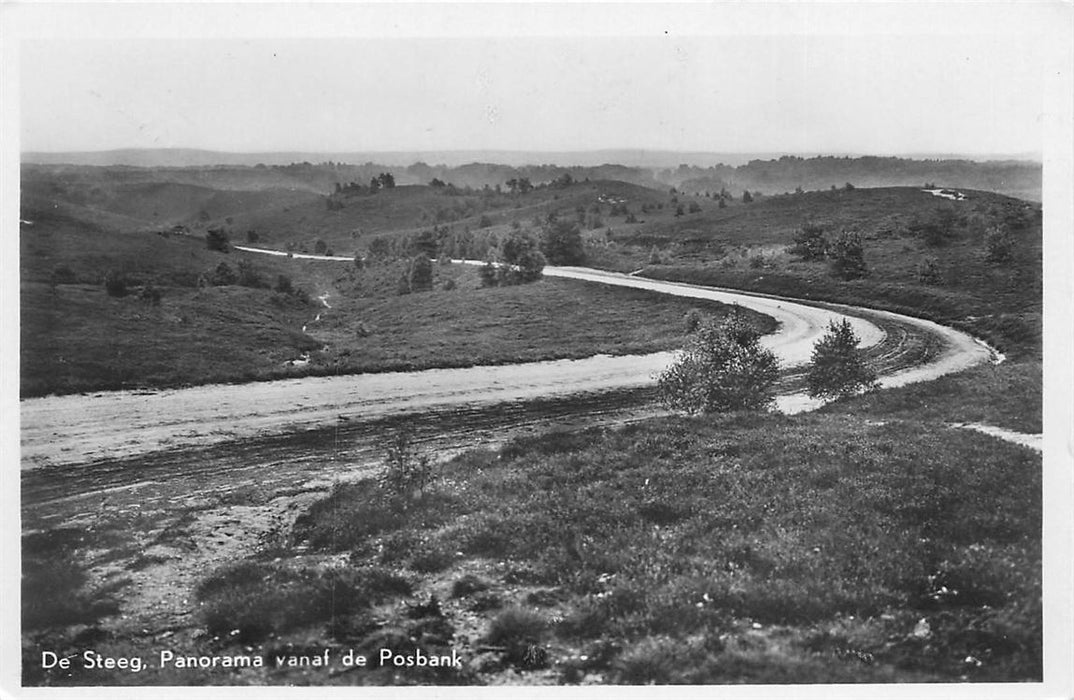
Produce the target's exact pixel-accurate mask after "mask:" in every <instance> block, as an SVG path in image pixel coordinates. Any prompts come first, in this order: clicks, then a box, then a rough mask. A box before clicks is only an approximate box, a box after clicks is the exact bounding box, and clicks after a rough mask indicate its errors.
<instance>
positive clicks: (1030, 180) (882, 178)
mask: <svg viewBox="0 0 1074 700" xmlns="http://www.w3.org/2000/svg"><path fill="white" fill-rule="evenodd" d="M72 155H73V156H74V155H77V154H72ZM59 158H60V156H59V155H58V154H57V155H55V156H50V157H49V158H48V159H47V160H48V161H49V162H51V163H53V164H51V165H40V166H33V165H31V166H30V167H32V168H36V167H40V168H42V169H45V170H51V171H54V172H55V171H56V170H61V171H62V170H63V169H64V168H65V166H64V165H61V164H57V163H56V161H57V160H58V159H59ZM33 160H34V158H33V155H32V154H28V157H27V158H26V161H27V163H28V164H29V163H32V162H33ZM42 160H44V159H42ZM71 162H72V163H78V162H79V160H78V159H77V158H72V161H71ZM82 167H85V166H84V165H83V166H82ZM78 169H79V168H78V167H74V168H72V170H78ZM107 170H108V171H109V176H110V178H112V179H114V180H124V179H127V178H129V179H130V180H132V181H133V180H141V179H143V178H144V174H145V173H144V168H142V167H135V166H112V167H109V168H107ZM154 170H155V171H156V172H157V174H158V175H159V174H161V172H162V171H163V172H168V173H170V177H169V179H172V180H174V181H188V182H190V184H200V183H198V182H197V180H198V179H200V178H199V177H198V176H197V175H196V173H198V172H201V173H205V172H206V171H212V177H211V179H212V180H213V182H214V185H215V186H217V187H219V186H221V183H222V182H228V183H229V184H228V185H225V186H230V187H233V188H235V189H260V188H265V187H292V188H293V187H296V186H297V187H301V188H303V189H310V190H313V191H317V192H320V193H323V194H329V193H332V192H333V191H336V189H337V187H338V186H339V183H343V184H344V185H346V183H363V184H364V183H369V182H370V181H371V180H373V179H376V178H378V177H381V176H382V175H383V174H385V173H389V174H390V175H391V176H392V177H393V178H394V182H395V183H396V184H398V185H415V184H421V185H427V184H430V183H432V182H433V181H434V180H435V181H437V182H439V183H446V184H448V185H453V186H455V187H459V188H475V189H480V188H484V187H490V188H496V187H500V188H504V189H507V187H508V185H507V183H508V182H510V181H512V180H515V181H517V180H521V179H525V180H528V181H529V182H531V183H533V184H534V185H539V184H541V183H549V182H552V181H555V180H557V179H560V178H563V177H564V175H569V176H570V177H571V178H572V179H573V180H576V181H584V180H587V179H588V180H619V181H622V182H629V183H633V184H636V185H641V186H643V187H651V188H656V189H667V188H671V187H674V188H676V189H678V190H679V191H682V192H686V193H694V192H697V193H700V194H704V193H706V192H719V191H720V190H722V189H727V190H729V191H741V190H747V189H748V190H751V191H754V192H761V193H764V194H779V193H782V192H793V191H795V190H797V189H799V188H800V189H803V190H821V189H830V188H832V187H836V188H840V187H844V186H845V185H846V184H847V183H850V184H851V185H853V186H855V187H886V186H923V185H925V184H926V183H927V184H930V185H935V186H937V187H963V188H967V189H978V190H988V191H992V192H999V193H1002V194H1007V195H1011V196H1015V197H1021V198H1023V199H1029V200H1034V201H1040V199H1041V181H1042V173H1041V165H1040V163H1036V162H1032V161H1022V160H1018V161H1015V160H1006V161H983V162H982V161H973V160H957V159H937V160H930V159H910V158H897V157H876V156H863V157H834V156H818V157H813V158H802V157H798V156H783V157H780V158H777V159H771V160H760V159H758V160H751V161H749V162H747V163H745V164H742V165H738V166H731V165H725V164H723V163H718V164H716V165H712V166H708V167H701V166H697V165H687V164H683V165H679V166H678V167H677V168H651V167H638V166H625V165H614V164H605V165H597V166H566V167H565V166H558V165H553V164H543V165H522V166H511V165H500V164H495V163H469V164H466V165H458V166H448V165H429V164H427V163H422V162H418V163H414V164H412V165H408V166H405V167H399V166H389V165H384V164H381V163H372V162H368V163H363V164H358V165H356V164H349V163H340V162H335V161H324V162H320V163H311V162H300V163H290V164H287V165H278V164H277V165H266V164H263V163H258V164H256V165H253V166H248V165H219V166H191V167H174V166H173V167H164V168H154ZM139 171H141V172H139ZM201 177H202V178H203V177H204V175H202V176H201Z"/></svg>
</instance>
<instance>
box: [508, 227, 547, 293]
mask: <svg viewBox="0 0 1074 700" xmlns="http://www.w3.org/2000/svg"><path fill="white" fill-rule="evenodd" d="M500 258H501V259H502V261H503V264H502V265H500V267H499V268H497V270H496V280H497V283H498V284H501V285H512V284H525V283H527V282H535V281H537V280H539V279H541V275H542V272H543V271H544V266H545V257H544V255H542V254H541V251H540V250H539V249H538V243H537V241H536V240H535V239H534V238H533V237H532V236H530V235H529V234H528V233H525V232H514V233H511V234H510V235H509V236H507V238H505V239H504V240H503V242H502V243H500Z"/></svg>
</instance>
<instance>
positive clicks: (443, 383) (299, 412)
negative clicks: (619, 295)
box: [21, 258, 992, 468]
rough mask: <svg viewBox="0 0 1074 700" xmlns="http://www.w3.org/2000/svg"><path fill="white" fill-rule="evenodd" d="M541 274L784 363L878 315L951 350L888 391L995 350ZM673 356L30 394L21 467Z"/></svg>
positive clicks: (710, 292) (792, 305)
mask: <svg viewBox="0 0 1074 700" xmlns="http://www.w3.org/2000/svg"><path fill="white" fill-rule="evenodd" d="M334 260H348V259H347V258H334ZM467 262H470V263H473V261H467ZM476 264H481V263H480V262H478V263H476ZM545 274H546V275H548V276H550V277H564V278H570V279H578V280H586V281H590V282H598V283H602V284H614V285H619V286H626V287H634V288H638V289H648V290H651V291H656V292H661V293H666V294H674V295H677V296H684V297H690V298H696V299H704V300H711V301H718V302H722V303H726V304H739V305H741V306H744V307H747V308H751V309H754V310H756V311H759V312H760V313H764V314H768V315H771V316H773V317H775V318H776V319H777V320H778V321H779V322H780V328H779V330H778V331H777V332H776V333H774V334H772V335H769V336H766V337H765V339H764V343H765V345H767V346H768V347H769V348H771V349H772V350H773V351H775V352H776V354H777V355H778V356H779V357H780V359H781V361H782V362H783V365H784V366H785V367H791V366H795V365H801V364H804V363H805V362H807V361H808V359H809V357H810V354H811V352H812V347H813V344H814V343H815V342H816V340H817V339H818V338H819V337H820V336H821V335H822V334H823V333H824V331H825V330H826V327H827V325H828V322H829V321H831V320H833V319H841V318H848V319H850V321H851V323H852V324H853V325H854V327H855V330H856V331H857V333H858V335H859V336H860V337H861V338H862V339H863V345H866V346H868V345H872V344H875V343H878V342H880V340H882V338H883V331H882V330H881V329H880V328H879V327H878V326H877V325H875V324H873V323H871V322H870V321H868V320H867V318H868V316H869V315H870V314H873V315H886V316H887V317H890V318H893V319H898V320H899V321H901V322H903V323H908V324H911V325H913V326H916V327H917V328H919V329H920V330H921V331H922V332H924V333H931V334H934V335H936V336H937V337H939V338H940V339H941V340H942V341H943V346H944V350H943V351H942V352H941V353H940V354H939V356H938V357H936V358H934V359H932V360H930V361H929V362H927V363H925V364H923V365H919V366H917V367H913V368H909V369H906V370H903V371H899V372H896V373H894V374H891V375H888V376H885V377H883V378H882V379H881V384H882V385H883V386H900V385H902V384H908V383H911V382H915V381H924V380H926V379H932V378H935V377H938V376H941V375H943V374H947V373H949V372H954V371H958V370H960V369H964V368H967V367H970V366H973V365H975V364H979V363H981V362H985V361H987V360H988V359H989V358H990V356H991V355H992V353H991V351H990V349H989V348H988V347H987V346H985V345H984V344H983V343H980V342H979V341H977V340H975V339H974V338H972V337H970V336H968V335H966V334H965V333H961V332H960V331H956V330H954V329H951V328H946V327H944V326H941V325H939V324H935V323H932V322H930V321H924V320H921V319H915V318H912V317H908V316H902V315H899V314H890V313H887V312H877V311H865V310H861V309H854V308H853V307H845V308H843V309H840V310H838V311H837V310H833V309H831V308H820V307H817V306H813V305H809V304H805V303H801V302H797V301H795V300H792V299H783V298H776V297H771V296H762V295H754V294H746V293H742V292H736V291H733V290H726V289H713V288H708V287H700V286H694V285H688V284H680V283H674V282H665V281H660V280H652V279H645V278H640V277H632V276H629V275H622V274H617V273H611V272H604V271H600V270H592V269H588V268H556V267H548V268H545ZM673 358H674V353H671V352H661V353H653V354H649V355H630V356H616V357H609V356H605V355H602V356H596V357H590V358H586V359H582V360H553V361H545V362H529V363H522V364H517V365H503V366H486V367H468V368H457V369H433V370H425V371H420V372H392V373H383V374H362V375H347V376H336V377H305V378H296V379H285V380H277V381H271V382H257V383H252V384H243V385H221V384H215V385H207V386H198V387H191V388H186V389H175V390H162V391H158V392H155V393H145V392H131V391H110V392H100V393H97V394H92V395H67V396H49V397H44V398H34V399H26V400H24V401H22V402H21V419H22V435H21V438H22V461H23V467H24V468H33V467H35V466H40V465H58V464H77V463H83V462H89V461H97V460H101V459H109V458H116V457H120V456H130V455H134V454H140V453H146V452H153V451H156V450H160V449H173V448H178V447H186V446H193V445H205V444H211V443H215V442H220V441H224V440H229V439H234V438H242V437H251V436H255V435H259V434H266V433H277V432H283V431H287V430H293V429H306V428H313V427H317V426H323V425H331V424H333V423H335V422H337V421H339V420H340V418H341V417H345V418H346V419H351V420H355V419H368V418H372V417H378V416H391V415H398V414H403V413H412V412H419V411H423V410H429V409H443V408H445V407H449V406H453V405H455V406H475V405H484V404H492V403H500V402H509V401H522V400H527V399H533V398H538V397H554V396H566V395H572V394H579V393H595V392H602V391H609V390H614V389H628V388H632V387H640V386H645V385H650V384H652V382H653V381H654V376H655V375H656V374H657V373H658V372H659V371H661V370H662V369H664V368H665V367H667V366H668V364H669V363H670V362H671V361H672V359H673ZM777 405H778V407H779V408H780V409H781V410H783V411H785V412H797V411H800V410H806V409H809V408H812V407H815V406H816V405H819V404H818V402H816V401H813V400H811V399H809V398H808V397H806V396H801V395H790V396H781V397H778V399H777Z"/></svg>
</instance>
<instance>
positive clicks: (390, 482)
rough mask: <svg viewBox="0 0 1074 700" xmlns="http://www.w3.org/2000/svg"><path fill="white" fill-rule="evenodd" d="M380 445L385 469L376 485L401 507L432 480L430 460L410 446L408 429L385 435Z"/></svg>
mask: <svg viewBox="0 0 1074 700" xmlns="http://www.w3.org/2000/svg"><path fill="white" fill-rule="evenodd" d="M386 442H387V444H385V446H384V457H385V460H384V461H385V465H384V466H385V469H384V471H383V472H382V473H381V475H380V478H379V481H380V486H381V488H383V489H384V490H385V491H387V492H388V493H389V494H391V495H392V496H393V497H394V498H396V499H398V503H399V505H400V506H401V507H402V509H403V510H407V509H408V508H409V506H410V505H412V504H413V502H414V501H417V500H420V499H421V497H422V496H424V495H425V489H427V488H428V487H429V484H430V483H432V480H433V465H432V460H431V459H430V458H429V455H427V454H420V453H419V452H418V450H417V448H416V447H415V446H414V439H413V435H412V433H411V432H410V430H407V429H402V430H399V431H397V432H395V433H393V434H391V435H389V436H388V438H387V441H386Z"/></svg>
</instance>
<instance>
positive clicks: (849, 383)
mask: <svg viewBox="0 0 1074 700" xmlns="http://www.w3.org/2000/svg"><path fill="white" fill-rule="evenodd" d="M859 342H860V341H859V339H858V335H857V334H856V333H855V332H854V328H853V327H852V326H851V325H850V321H849V320H847V319H845V318H844V319H843V320H842V321H838V322H837V321H834V320H833V321H831V322H830V323H829V324H828V332H827V333H825V334H824V337H823V338H821V339H820V340H818V341H817V344H816V345H814V346H813V358H812V361H811V362H810V365H809V374H808V376H807V378H806V382H807V385H808V388H809V395H810V396H813V397H822V398H839V397H842V396H851V395H853V394H856V393H858V392H859V391H862V390H869V389H874V388H876V386H877V383H876V372H874V371H873V370H872V369H871V368H870V367H869V366H868V365H866V364H865V359H864V358H863V357H862V354H861V350H860V349H859V348H858V343H859Z"/></svg>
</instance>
